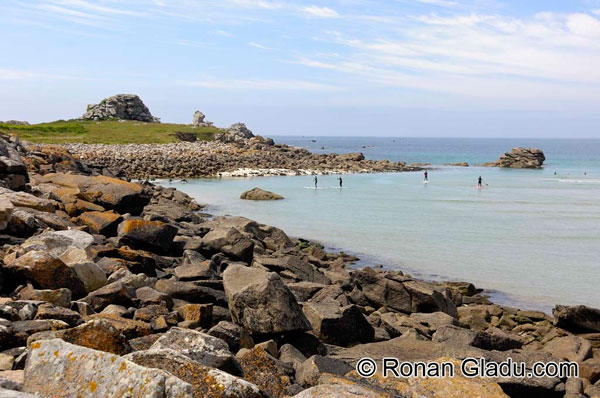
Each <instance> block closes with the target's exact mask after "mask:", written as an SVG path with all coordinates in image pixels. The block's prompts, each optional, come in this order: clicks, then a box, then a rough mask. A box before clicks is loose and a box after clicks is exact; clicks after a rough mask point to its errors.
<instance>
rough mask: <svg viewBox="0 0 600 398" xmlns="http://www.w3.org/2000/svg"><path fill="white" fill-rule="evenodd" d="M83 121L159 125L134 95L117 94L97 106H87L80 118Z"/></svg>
mask: <svg viewBox="0 0 600 398" xmlns="http://www.w3.org/2000/svg"><path fill="white" fill-rule="evenodd" d="M81 118H82V119H85V120H106V119H121V120H137V121H140V122H148V123H159V122H160V119H158V118H156V117H154V116H152V114H151V113H150V110H149V109H148V107H147V106H146V105H145V104H144V103H143V102H142V100H141V99H140V97H138V96H137V95H135V94H117V95H114V96H112V97H108V98H105V99H103V100H102V101H100V103H99V104H93V105H88V107H87V111H86V112H85V113H84V114H83V116H81Z"/></svg>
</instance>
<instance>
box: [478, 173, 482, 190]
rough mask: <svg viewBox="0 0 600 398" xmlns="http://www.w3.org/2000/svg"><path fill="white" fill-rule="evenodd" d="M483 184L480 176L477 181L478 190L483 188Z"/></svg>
mask: <svg viewBox="0 0 600 398" xmlns="http://www.w3.org/2000/svg"><path fill="white" fill-rule="evenodd" d="M482 182H483V178H481V176H479V178H478V179H477V188H481V184H482Z"/></svg>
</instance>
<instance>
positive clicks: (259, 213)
mask: <svg viewBox="0 0 600 398" xmlns="http://www.w3.org/2000/svg"><path fill="white" fill-rule="evenodd" d="M271 138H273V139H274V140H275V142H276V143H285V144H289V145H294V146H298V147H304V148H307V149H309V150H310V151H312V152H315V153H331V152H336V153H347V152H362V153H363V154H364V155H365V157H367V158H368V159H376V160H382V159H387V160H390V161H403V162H407V163H428V164H431V168H432V169H431V170H429V183H427V184H424V181H423V180H424V178H423V172H405V173H376V174H349V175H343V176H342V178H343V188H339V184H338V177H339V176H338V175H324V176H319V177H318V188H319V189H314V184H313V177H312V176H294V177H255V178H210V179H196V180H190V181H189V182H188V183H181V182H173V183H168V182H164V184H165V185H172V186H175V187H177V188H178V189H181V190H183V191H184V192H186V193H188V194H190V195H192V196H193V197H194V198H196V199H197V201H198V202H200V203H205V204H207V205H208V206H209V207H208V212H210V213H212V214H214V215H235V216H238V215H239V216H245V217H248V218H252V219H254V220H257V221H259V222H261V223H265V224H269V225H274V226H277V227H280V228H282V229H284V230H285V231H286V232H287V233H288V234H289V235H291V236H294V237H302V238H306V239H310V240H314V241H318V242H321V243H322V244H324V245H325V246H326V247H328V248H330V249H333V250H343V251H345V252H347V253H352V254H355V255H357V256H358V257H359V258H360V259H361V260H360V261H359V262H358V263H357V264H356V266H359V267H363V266H376V265H383V266H384V267H385V268H387V269H393V270H401V271H403V272H405V273H407V274H410V275H412V276H414V277H418V278H423V279H427V280H438V281H469V282H472V283H473V284H475V286H477V287H478V288H482V289H484V290H485V292H486V293H487V294H488V295H490V297H491V299H492V301H494V302H497V303H500V304H504V305H511V306H516V307H519V308H526V309H537V310H543V311H546V312H550V311H551V310H552V308H553V307H554V305H556V304H564V305H577V304H585V305H589V306H593V307H598V308H600V140H591V139H587V140H584V139H581V140H578V139H556V140H555V139H517V138H515V139H509V138H502V139H472V138H468V139H467V138H464V139H462V138H402V137H396V138H394V137H385V138H384V137H380V138H378V137H311V136H294V137H290V136H273V137H271ZM517 146H522V147H534V148H540V149H542V150H543V151H544V153H545V155H546V163H545V164H544V168H543V169H540V170H516V169H500V168H488V167H479V166H477V165H478V164H481V163H484V162H489V161H494V160H496V159H497V158H498V157H499V155H500V154H502V153H504V152H506V151H509V150H510V149H511V148H513V147H517ZM456 162H467V163H468V164H469V167H454V166H447V164H451V163H456ZM479 176H481V177H482V179H483V188H482V189H477V187H476V185H477V179H478V177H479ZM254 187H260V188H263V189H266V190H270V191H273V192H276V193H278V194H280V195H283V196H284V197H285V200H281V201H266V202H255V201H246V200H240V199H239V195H240V194H241V193H242V192H243V191H245V190H248V189H251V188H254Z"/></svg>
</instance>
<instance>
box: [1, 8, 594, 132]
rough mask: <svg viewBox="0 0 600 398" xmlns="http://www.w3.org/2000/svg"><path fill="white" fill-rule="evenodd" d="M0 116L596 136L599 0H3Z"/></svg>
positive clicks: (270, 128) (269, 128) (261, 128)
mask: <svg viewBox="0 0 600 398" xmlns="http://www.w3.org/2000/svg"><path fill="white" fill-rule="evenodd" d="M0 49H1V52H2V56H1V57H0V120H5V119H24V120H29V121H30V122H40V121H49V120H55V119H59V118H65V119H67V118H73V117H77V116H79V115H81V114H82V113H83V111H84V110H85V106H86V104H88V103H95V102H98V101H100V100H101V99H102V98H104V97H107V96H110V95H113V94H117V93H135V94H139V95H140V96H141V97H142V99H143V100H144V101H145V102H146V104H147V105H148V106H149V108H150V110H151V111H152V113H153V114H154V115H156V116H159V117H161V118H162V120H163V121H166V122H186V123H189V122H191V117H192V114H193V111H194V110H196V109H199V110H202V111H203V112H204V113H205V114H206V115H207V119H208V120H212V121H214V122H215V123H216V124H217V125H229V124H231V123H233V122H237V121H244V122H246V123H247V124H248V126H249V127H250V128H251V129H252V130H254V131H255V132H259V133H263V134H267V135H273V134H295V135H373V136H390V135H391V136H468V137H503V136H504V137H596V138H600V112H599V110H600V0H568V1H567V0H526V1H524V0H330V1H317V0H315V1H283V0H198V1H193V0H95V1H94V0H39V1H33V0H2V1H1V2H0Z"/></svg>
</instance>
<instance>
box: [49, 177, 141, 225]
mask: <svg viewBox="0 0 600 398" xmlns="http://www.w3.org/2000/svg"><path fill="white" fill-rule="evenodd" d="M40 180H41V182H43V183H50V184H54V185H57V186H59V187H63V188H64V187H67V188H77V190H78V193H77V196H78V197H79V198H81V199H83V200H86V201H88V202H92V203H96V204H98V205H100V206H102V207H104V208H106V209H114V210H116V211H117V212H118V213H121V214H125V213H130V214H133V215H138V214H140V213H141V212H142V210H143V208H144V206H146V205H147V204H148V202H149V201H150V198H149V196H148V195H147V194H146V193H145V192H144V188H143V187H142V186H141V185H139V184H134V183H132V182H127V181H123V180H119V179H117V178H112V177H106V176H95V177H90V176H85V175H79V174H62V173H53V174H46V175H44V176H43V177H41V179H40Z"/></svg>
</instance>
